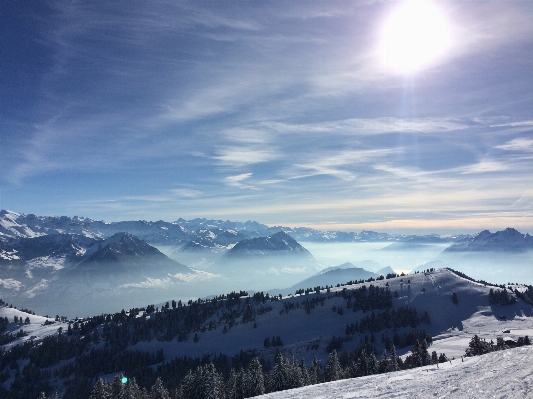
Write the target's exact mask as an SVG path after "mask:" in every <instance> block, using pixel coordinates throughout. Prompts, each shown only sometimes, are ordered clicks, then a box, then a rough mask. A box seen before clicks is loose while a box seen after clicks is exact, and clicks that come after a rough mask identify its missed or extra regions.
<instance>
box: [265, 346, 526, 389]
mask: <svg viewBox="0 0 533 399" xmlns="http://www.w3.org/2000/svg"><path fill="white" fill-rule="evenodd" d="M532 356H533V346H524V347H521V348H515V349H509V350H505V351H500V352H493V353H489V354H487V355H483V356H476V357H471V358H465V359H464V362H463V361H461V359H455V360H453V361H452V362H451V364H450V363H443V364H439V367H438V368H437V367H436V366H426V367H421V368H416V369H411V370H405V371H398V372H395V373H387V374H378V375H373V376H368V377H362V378H354V379H349V380H340V381H335V382H329V383H325V384H318V385H312V386H307V387H303V388H297V389H292V390H288V391H281V392H274V393H270V394H267V395H262V396H257V398H263V399H267V398H268V399H309V398H314V399H338V398H343V399H349V398H468V399H470V398H512V399H519V398H531V397H533V364H532V363H531V357H532Z"/></svg>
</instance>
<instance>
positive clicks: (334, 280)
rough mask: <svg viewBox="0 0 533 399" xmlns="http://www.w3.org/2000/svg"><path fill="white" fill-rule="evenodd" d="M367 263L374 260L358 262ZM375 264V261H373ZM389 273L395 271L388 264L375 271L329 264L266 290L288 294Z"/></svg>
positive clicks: (351, 265)
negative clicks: (293, 282) (329, 265)
mask: <svg viewBox="0 0 533 399" xmlns="http://www.w3.org/2000/svg"><path fill="white" fill-rule="evenodd" d="M365 262H366V263H368V264H370V265H372V264H374V263H375V262H371V261H362V262H358V264H363V263H365ZM375 264H377V263H375ZM389 273H396V272H395V271H394V270H393V269H392V268H391V267H390V266H386V267H384V268H381V269H379V270H378V271H377V272H371V271H368V270H365V269H363V268H362V267H356V266H355V265H354V264H353V263H350V262H346V263H343V264H342V265H339V266H331V267H328V268H326V269H323V270H321V271H320V272H318V273H316V274H315V275H313V276H311V277H309V278H306V279H305V280H303V281H300V282H298V283H296V284H294V285H293V286H292V287H290V288H285V289H273V290H268V292H269V293H270V294H271V295H279V294H285V295H286V294H290V293H294V292H295V291H296V290H299V289H304V290H305V289H307V288H315V287H318V286H320V287H324V286H326V285H329V286H332V285H333V286H335V285H337V284H345V283H347V282H348V281H358V280H367V279H369V278H370V277H372V278H377V277H379V276H386V275H387V274H389Z"/></svg>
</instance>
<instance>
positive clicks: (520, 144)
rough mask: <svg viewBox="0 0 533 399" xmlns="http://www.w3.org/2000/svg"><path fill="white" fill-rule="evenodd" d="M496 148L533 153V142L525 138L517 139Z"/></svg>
mask: <svg viewBox="0 0 533 399" xmlns="http://www.w3.org/2000/svg"><path fill="white" fill-rule="evenodd" d="M532 126H533V123H532ZM494 148H499V149H500V150H505V151H524V152H533V140H531V139H525V138H516V139H513V140H511V141H508V142H507V143H505V144H501V145H497V146H495V147H494Z"/></svg>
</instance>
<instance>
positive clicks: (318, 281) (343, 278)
mask: <svg viewBox="0 0 533 399" xmlns="http://www.w3.org/2000/svg"><path fill="white" fill-rule="evenodd" d="M370 277H373V278H376V277H379V274H376V273H373V272H369V271H367V270H365V269H362V268H359V267H350V268H344V269H334V270H329V271H327V272H325V273H319V274H316V275H314V276H312V277H309V278H307V279H305V280H303V281H301V282H299V283H297V284H295V285H293V286H292V287H291V290H294V289H306V288H314V287H317V286H320V287H324V286H326V285H330V286H331V285H333V286H334V285H337V284H344V283H346V282H348V281H357V280H366V279H369V278H370Z"/></svg>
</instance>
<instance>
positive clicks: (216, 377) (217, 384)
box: [158, 363, 225, 399]
mask: <svg viewBox="0 0 533 399" xmlns="http://www.w3.org/2000/svg"><path fill="white" fill-rule="evenodd" d="M201 384H202V396H201V397H202V399H223V398H224V397H225V392H224V380H223V379H222V375H220V373H219V372H218V371H217V370H216V369H215V365H214V364H213V363H209V364H208V365H207V366H206V367H205V368H204V369H203V373H202V381H201ZM158 399H159V398H158Z"/></svg>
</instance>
